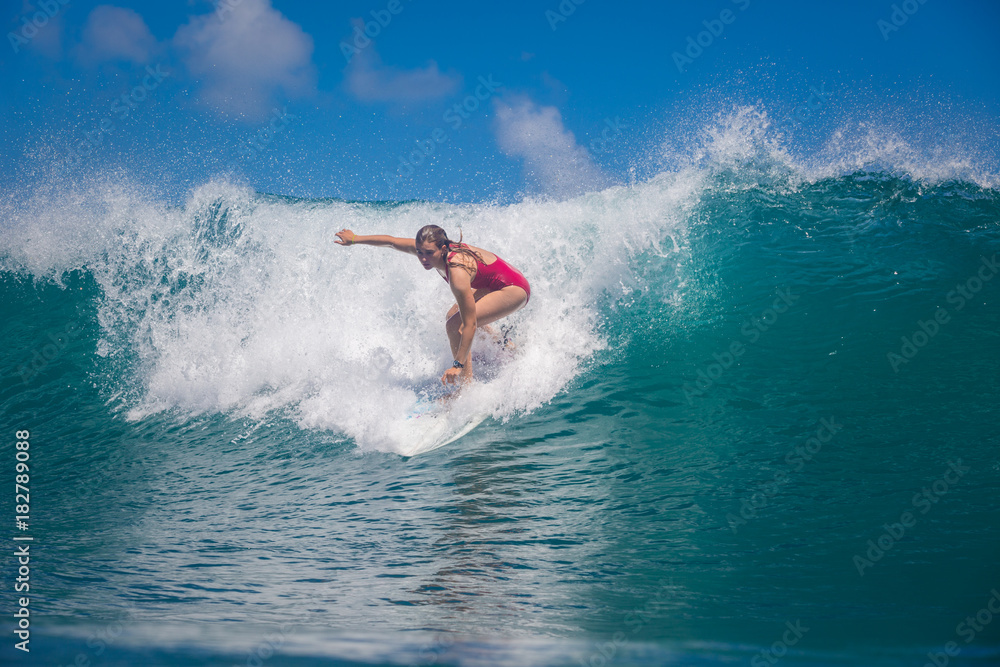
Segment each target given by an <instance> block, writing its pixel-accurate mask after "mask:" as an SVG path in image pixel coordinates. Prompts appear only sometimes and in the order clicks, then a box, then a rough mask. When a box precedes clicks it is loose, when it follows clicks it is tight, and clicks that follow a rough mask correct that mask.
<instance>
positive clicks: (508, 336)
mask: <svg viewBox="0 0 1000 667" xmlns="http://www.w3.org/2000/svg"><path fill="white" fill-rule="evenodd" d="M487 331H489V333H486V332H484V331H479V332H477V334H476V335H477V336H479V337H480V338H478V340H479V342H480V344H479V345H477V346H475V347H474V348H473V357H472V358H473V363H474V364H475V368H476V373H477V375H476V377H477V380H476V381H477V382H485V383H486V384H489V383H490V381H492V380H493V379H495V377H496V375H497V373H498V372H499V371H500V369H501V368H503V366H505V365H506V364H507V363H509V362H510V361H511V360H512V359H513V358H514V354H515V351H516V343H515V342H514V336H513V328H512V327H511V326H509V325H505V326H502V327H501V328H500V331H499V332H497V331H496V330H495V329H494V330H487ZM483 343H485V344H483ZM449 391H450V390H449V389H446V388H444V387H442V386H441V385H440V384H438V383H436V384H434V385H432V386H430V387H427V388H425V389H423V390H422V391H421V392H420V394H419V397H418V399H417V402H416V403H415V404H414V406H413V407H412V408H411V409H410V412H409V414H407V416H406V422H405V426H404V432H405V434H406V435H405V444H404V445H402V446H401V447H399V449H397V451H398V453H399V454H401V455H403V456H416V455H417V454H424V453H426V452H430V451H433V450H435V449H438V448H439V447H444V446H445V445H449V444H451V443H453V442H455V441H456V440H458V439H459V438H462V437H464V436H466V435H468V434H469V433H470V432H471V431H472V430H473V429H474V428H476V427H477V426H479V425H480V424H482V423H483V422H484V421H486V418H487V417H489V416H490V413H489V412H488V411H482V410H476V409H475V408H474V407H473V406H472V405H468V404H462V399H461V398H458V397H456V395H455V394H449V393H448V392H449Z"/></svg>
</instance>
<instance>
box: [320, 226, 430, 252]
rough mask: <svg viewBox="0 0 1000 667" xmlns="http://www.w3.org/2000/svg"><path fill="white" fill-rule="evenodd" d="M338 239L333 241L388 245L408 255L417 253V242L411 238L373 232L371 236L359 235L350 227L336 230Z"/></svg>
mask: <svg viewBox="0 0 1000 667" xmlns="http://www.w3.org/2000/svg"><path fill="white" fill-rule="evenodd" d="M337 238H338V239H339V240H337V241H334V243H337V244H338V245H354V244H356V243H363V244H364V245H376V246H388V247H391V248H395V249H396V250H399V251H400V252H405V253H407V254H409V255H416V254H417V243H416V241H414V240H413V239H402V238H399V237H397V236H386V235H385V234H373V235H371V236H359V235H357V234H355V233H354V232H352V231H351V230H350V229H341V230H340V231H339V232H337Z"/></svg>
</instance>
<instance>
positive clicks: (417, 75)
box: [346, 20, 462, 102]
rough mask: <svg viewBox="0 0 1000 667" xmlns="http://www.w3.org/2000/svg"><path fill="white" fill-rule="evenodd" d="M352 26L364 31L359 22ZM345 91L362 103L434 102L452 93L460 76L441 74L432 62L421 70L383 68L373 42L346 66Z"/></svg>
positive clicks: (460, 81) (362, 25) (458, 84)
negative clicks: (431, 100)
mask: <svg viewBox="0 0 1000 667" xmlns="http://www.w3.org/2000/svg"><path fill="white" fill-rule="evenodd" d="M355 25H357V26H361V27H362V29H363V28H364V24H363V23H362V22H361V21H360V20H355ZM346 73H347V88H348V90H349V91H350V92H351V93H352V94H353V95H354V96H355V97H357V98H358V99H359V100H362V101H363V102H414V101H419V100H429V99H436V98H439V97H444V96H446V95H450V94H451V93H453V92H455V91H456V90H457V89H458V87H459V86H460V85H461V84H462V77H461V76H458V75H455V74H442V73H441V71H440V70H438V66H437V63H436V62H434V61H433V60H432V61H430V64H429V65H427V67H424V68H422V69H421V68H418V69H413V70H400V69H397V68H395V67H386V66H385V65H383V64H382V58H381V57H380V56H379V55H378V53H377V52H376V51H375V42H374V41H372V42H371V43H369V44H368V45H367V46H366V47H365V48H363V49H360V50H359V51H358V52H357V53H355V54H354V57H353V58H351V62H350V63H349V64H348V66H347V72H346Z"/></svg>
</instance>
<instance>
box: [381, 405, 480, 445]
mask: <svg viewBox="0 0 1000 667" xmlns="http://www.w3.org/2000/svg"><path fill="white" fill-rule="evenodd" d="M453 407H454V406H453V405H451V404H450V403H449V402H444V401H441V400H440V399H437V400H436V399H433V398H421V399H420V400H419V401H417V404H416V405H415V406H414V407H413V410H411V412H410V414H409V415H408V416H407V418H406V438H407V442H406V444H404V445H403V446H402V447H400V448H399V450H398V451H399V453H400V454H401V455H403V456H416V455H417V454H424V453H426V452H429V451H432V450H435V449H437V448H438V447H444V446H445V445H448V444H451V443H453V442H455V441H456V440H458V439H459V438H461V437H462V436H464V435H467V434H468V433H469V432H470V431H472V429H474V428H476V427H477V426H479V425H480V424H482V423H483V422H484V421H486V418H487V417H489V413H488V412H472V413H470V412H468V411H467V410H460V409H459V410H453V409H452V408H453Z"/></svg>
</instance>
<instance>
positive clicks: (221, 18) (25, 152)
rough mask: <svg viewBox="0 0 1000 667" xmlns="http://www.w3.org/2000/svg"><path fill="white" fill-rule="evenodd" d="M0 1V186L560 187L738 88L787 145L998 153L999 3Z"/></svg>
mask: <svg viewBox="0 0 1000 667" xmlns="http://www.w3.org/2000/svg"><path fill="white" fill-rule="evenodd" d="M2 6H3V8H4V9H3V14H2V18H3V20H4V21H5V24H4V26H5V31H4V32H5V40H4V41H5V44H4V45H3V47H2V48H0V54H2V55H0V72H2V74H0V86H2V90H3V97H2V100H0V105H2V106H0V113H2V116H3V119H4V123H3V129H2V137H3V141H2V143H0V160H2V164H3V172H4V175H3V176H2V177H0V178H2V180H0V183H2V184H3V186H2V187H3V188H5V189H24V188H26V187H27V188H30V187H32V183H33V181H34V180H35V179H41V178H45V177H46V175H47V174H48V175H51V173H52V171H53V168H52V165H53V164H58V165H59V167H58V169H57V170H56V173H57V174H58V177H59V178H63V179H81V178H83V177H84V176H85V175H87V174H95V173H103V174H122V175H124V177H126V178H129V179H131V180H134V181H137V182H140V183H145V184H149V185H150V186H151V187H154V188H156V189H157V190H160V191H162V192H164V193H168V194H170V195H171V196H176V197H183V194H184V193H185V192H188V191H190V190H191V189H192V188H193V187H197V186H198V185H199V184H201V183H204V182H206V181H208V180H209V179H211V178H213V177H218V176H228V177H231V178H234V179H237V180H239V181H241V182H246V183H249V184H250V185H251V186H253V187H254V188H256V189H257V190H260V191H264V192H273V193H282V194H288V195H293V196H306V197H339V198H345V199H364V200H371V199H411V198H420V199H429V200H439V201H508V200H512V199H517V198H519V197H521V196H522V195H524V194H531V195H536V194H542V195H554V196H564V195H568V194H573V193H575V192H579V191H582V190H587V189H593V188H598V187H601V186H603V185H605V184H609V183H621V182H627V181H628V180H629V179H630V178H644V177H648V176H649V175H651V174H652V173H655V171H657V170H658V169H662V168H664V167H665V166H667V167H669V164H668V163H669V162H670V158H669V157H666V156H673V158H674V159H676V157H677V154H678V153H684V152H685V151H690V150H691V149H692V147H693V146H695V145H697V137H698V136H700V135H703V134H704V133H705V131H706V128H709V127H712V126H713V125H718V124H719V123H720V122H722V121H720V120H719V119H720V118H724V117H726V116H727V115H732V114H733V113H734V112H735V111H736V110H737V109H739V108H742V107H747V106H749V107H751V108H752V109H754V110H755V112H762V113H766V114H767V115H768V117H769V118H770V120H771V121H772V123H773V124H782V123H784V129H785V130H786V131H787V146H788V148H789V149H790V150H791V151H792V152H793V153H798V154H801V155H803V156H808V155H809V154H811V153H816V152H817V151H821V150H823V147H824V145H826V144H827V143H828V142H829V141H830V137H831V136H833V135H834V134H835V133H837V132H841V133H844V132H846V133H848V134H851V133H861V132H863V128H865V127H868V128H870V127H871V126H872V125H878V126H881V127H883V128H885V129H886V131H891V132H894V133H898V134H899V136H901V137H903V138H905V140H906V141H909V142H911V143H912V144H913V145H915V146H920V147H921V149H922V150H925V152H928V153H932V152H933V150H934V149H935V147H950V149H951V150H963V151H967V152H968V154H969V156H971V157H972V158H974V159H976V160H987V161H991V160H992V161H995V160H996V157H997V155H998V153H1000V151H998V149H997V146H998V143H1000V142H998V137H1000V131H998V127H1000V123H998V119H1000V96H998V92H1000V76H998V65H1000V39H997V35H998V34H1000V3H997V2H994V1H991V0H949V1H948V2H945V1H944V0H924V1H923V2H921V1H920V0H907V1H906V2H891V1H887V2H881V1H872V0H869V1H866V2H858V1H847V2H841V3H799V2H788V1H779V0H772V1H767V0H715V1H705V2H676V3H669V2H656V3H654V2H628V1H624V2H606V1H602V0H586V1H585V2H582V3H580V4H576V3H575V2H573V0H563V1H562V2H559V1H558V0H550V1H548V2H546V1H539V2H508V3H482V4H478V5H475V4H471V3H464V2H433V3H432V2H421V0H369V1H365V2H354V1H343V2H330V3H313V2H299V1H282V0H220V2H216V3H212V2H198V1H195V0H189V1H187V2H174V3H156V4H152V3H139V2H124V1H123V2H116V3H114V4H98V3H93V2H85V1H83V0H69V1H68V2H66V3H65V4H64V3H63V1H62V0H39V1H36V2H23V1H8V2H5V3H4V4H3V5H2ZM32 21H34V24H32ZM372 36H374V39H372ZM346 45H349V46H346ZM345 50H346V51H348V52H349V56H350V58H349V59H348V57H347V56H346V55H345ZM796 115H797V116H798V118H797V120H795V122H789V119H790V118H793V117H794V116H796ZM859 136H860V134H859ZM956 147H960V148H956ZM414 151H422V153H420V152H416V153H415V152H414Z"/></svg>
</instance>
